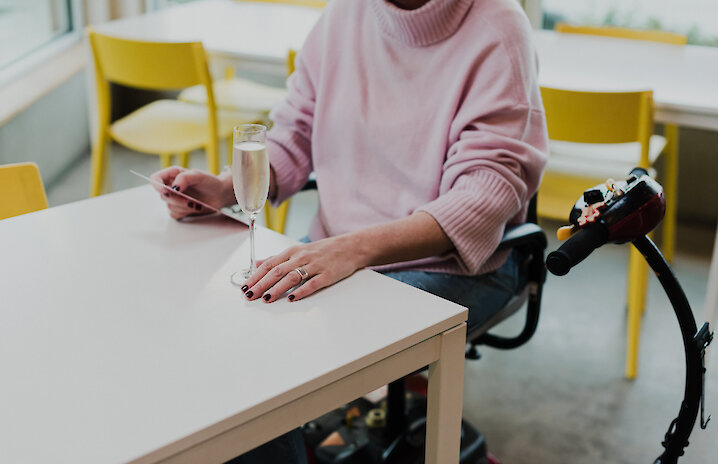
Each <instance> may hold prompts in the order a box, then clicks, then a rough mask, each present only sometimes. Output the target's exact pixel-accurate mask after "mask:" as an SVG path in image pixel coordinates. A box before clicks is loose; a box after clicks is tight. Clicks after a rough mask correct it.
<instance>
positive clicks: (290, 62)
mask: <svg viewBox="0 0 718 464" xmlns="http://www.w3.org/2000/svg"><path fill="white" fill-rule="evenodd" d="M296 59H297V51H296V50H294V49H291V48H290V49H289V53H287V77H288V76H291V75H292V74H293V73H294V69H295V68H294V60H296Z"/></svg>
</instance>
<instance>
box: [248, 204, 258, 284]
mask: <svg viewBox="0 0 718 464" xmlns="http://www.w3.org/2000/svg"><path fill="white" fill-rule="evenodd" d="M256 217H257V215H256V214H250V215H249V273H250V275H252V274H254V271H256V270H257V262H256V261H255V257H254V220H255V218H256Z"/></svg>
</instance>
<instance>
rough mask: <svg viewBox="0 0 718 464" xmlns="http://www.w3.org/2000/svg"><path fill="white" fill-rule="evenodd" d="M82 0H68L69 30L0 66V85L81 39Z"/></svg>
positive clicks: (82, 21)
mask: <svg viewBox="0 0 718 464" xmlns="http://www.w3.org/2000/svg"><path fill="white" fill-rule="evenodd" d="M82 3H83V0H68V6H69V9H70V30H69V31H68V32H65V33H64V34H61V35H60V36H58V37H55V38H53V39H51V40H50V41H48V42H46V43H45V44H43V45H41V46H39V47H38V48H36V49H34V50H32V51H30V52H28V53H26V54H25V55H23V56H22V57H20V58H18V59H17V60H15V61H13V62H12V63H10V64H8V65H7V66H5V67H3V68H0V86H5V85H7V84H8V83H9V82H12V81H13V80H14V79H17V78H18V77H20V76H22V75H23V74H25V73H27V72H30V71H32V70H33V69H34V68H36V67H38V66H40V65H41V64H42V63H44V62H46V61H47V60H48V59H51V58H53V57H55V56H57V55H58V54H60V53H62V52H64V51H65V50H67V49H69V48H70V47H72V46H73V45H75V44H76V43H78V42H80V41H81V40H82V35H83V31H84V27H83V25H84V24H85V23H84V14H83V8H82V7H83V4H82Z"/></svg>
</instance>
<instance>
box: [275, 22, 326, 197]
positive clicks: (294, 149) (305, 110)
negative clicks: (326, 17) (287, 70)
mask: <svg viewBox="0 0 718 464" xmlns="http://www.w3.org/2000/svg"><path fill="white" fill-rule="evenodd" d="M320 23H321V20H320ZM318 27H320V24H319V23H318V24H317V27H315V30H317V28H318ZM315 35H316V34H314V33H313V34H311V35H310V36H309V37H308V38H307V42H306V43H305V45H304V47H303V49H302V51H301V52H300V53H299V54H298V55H297V57H296V60H295V65H296V66H295V71H294V73H292V75H291V76H290V77H289V79H288V80H287V88H288V90H289V92H288V95H287V97H286V98H285V99H284V100H283V101H281V102H280V103H279V104H277V105H276V106H275V107H274V108H273V110H272V112H271V114H270V119H271V120H272V121H273V126H272V129H271V130H270V131H269V134H268V136H267V150H268V154H269V162H270V164H271V166H272V170H273V171H274V175H275V181H276V185H277V191H276V193H275V194H274V195H273V202H274V203H275V204H279V203H281V202H282V201H284V200H285V199H287V198H289V197H290V196H292V195H293V194H294V193H296V192H297V191H299V190H300V189H301V188H302V186H304V184H305V183H306V181H307V179H308V177H309V174H311V172H312V129H313V124H314V109H315V104H316V91H315V85H314V82H313V81H312V77H311V76H310V72H309V68H308V65H307V60H308V59H309V58H307V57H308V56H311V55H312V47H313V41H315V40H316V38H315V37H314V36H315Z"/></svg>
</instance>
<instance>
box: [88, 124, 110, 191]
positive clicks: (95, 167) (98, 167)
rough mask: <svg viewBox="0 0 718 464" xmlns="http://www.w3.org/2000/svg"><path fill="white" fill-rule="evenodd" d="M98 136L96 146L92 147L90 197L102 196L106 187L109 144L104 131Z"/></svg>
mask: <svg viewBox="0 0 718 464" xmlns="http://www.w3.org/2000/svg"><path fill="white" fill-rule="evenodd" d="M100 132H101V133H100V134H98V135H97V138H96V140H95V144H94V146H93V147H92V161H91V162H92V168H91V172H92V174H91V179H90V196H93V197H96V196H98V195H102V188H103V187H104V180H105V171H106V170H107V144H108V142H109V140H108V137H107V135H106V134H105V133H104V131H100Z"/></svg>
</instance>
